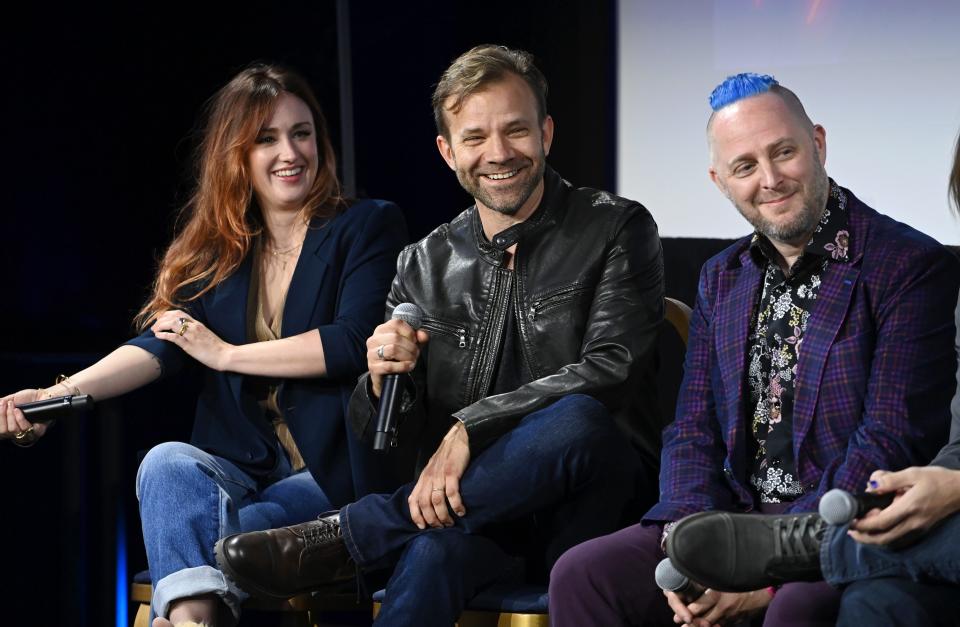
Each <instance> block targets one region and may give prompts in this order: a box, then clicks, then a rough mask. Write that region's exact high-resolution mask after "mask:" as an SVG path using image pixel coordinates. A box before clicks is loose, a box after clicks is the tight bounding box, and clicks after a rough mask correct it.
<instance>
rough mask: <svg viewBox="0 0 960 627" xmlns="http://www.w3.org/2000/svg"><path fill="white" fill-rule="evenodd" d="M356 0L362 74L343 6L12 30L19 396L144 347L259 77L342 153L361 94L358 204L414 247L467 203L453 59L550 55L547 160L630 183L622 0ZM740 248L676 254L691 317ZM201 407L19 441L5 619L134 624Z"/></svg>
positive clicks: (8, 344) (0, 456) (60, 16)
mask: <svg viewBox="0 0 960 627" xmlns="http://www.w3.org/2000/svg"><path fill="white" fill-rule="evenodd" d="M348 4H349V20H348V23H349V41H346V40H344V42H343V43H348V44H349V47H348V50H349V53H350V54H349V59H348V60H349V64H348V65H347V66H348V67H350V68H351V71H350V73H349V76H347V75H345V76H343V77H341V76H340V74H339V70H338V68H340V67H341V61H346V60H347V59H338V56H337V50H338V38H337V17H338V13H337V8H338V7H337V3H335V2H334V1H332V0H321V1H318V2H311V3H306V4H302V3H301V4H299V5H296V8H295V10H294V11H293V12H292V13H286V12H283V11H285V7H280V6H278V7H277V8H273V7H272V5H271V6H270V7H267V6H265V5H264V6H258V7H256V8H245V7H244V6H242V5H238V4H230V5H222V6H213V5H211V4H209V3H193V4H192V5H190V6H189V7H186V6H185V7H183V8H175V7H172V6H168V5H158V4H140V5H137V6H126V7H120V8H112V9H109V10H108V9H105V8H98V7H96V6H93V5H89V4H85V5H74V6H72V7H68V8H65V9H57V10H54V9H53V8H51V7H48V6H46V5H39V6H35V7H33V8H28V7H21V8H20V16H19V17H18V18H17V19H16V20H14V19H9V20H5V21H4V25H3V26H2V29H3V32H2V40H3V44H2V45H3V46H4V52H5V53H6V54H5V58H6V59H7V60H8V63H7V66H6V73H5V76H4V78H5V80H4V96H5V97H4V101H5V103H6V104H7V110H8V114H7V115H8V117H7V120H8V123H7V129H6V132H7V137H8V138H10V141H8V142H7V150H5V151H3V161H4V168H3V171H4V181H5V185H4V189H5V190H7V194H6V197H5V206H4V212H3V218H2V226H3V229H2V234H3V243H2V244H0V260H2V263H0V272H2V277H3V286H4V290H3V291H4V295H3V296H2V297H0V298H2V302H3V306H2V307H0V311H2V323H0V328H2V329H3V330H4V333H3V335H2V340H0V393H3V394H6V393H9V392H12V391H14V390H17V389H20V388H22V387H36V386H38V385H48V384H50V383H52V381H53V378H54V377H55V376H56V375H57V374H59V373H61V372H64V373H70V372H74V371H76V370H78V369H80V368H82V367H84V366H86V365H88V364H89V363H92V362H93V361H94V360H96V359H97V358H99V357H101V356H102V355H104V354H106V353H107V352H109V351H110V350H111V349H113V348H114V347H115V346H117V345H118V344H120V343H122V342H123V341H124V340H126V339H127V338H128V337H130V335H131V334H132V332H133V331H132V328H131V325H130V320H131V317H132V315H133V314H134V313H135V312H136V311H137V309H138V308H139V306H140V305H141V304H142V302H143V299H144V298H145V296H146V294H147V291H148V286H149V284H150V282H151V280H152V277H153V272H154V269H155V261H156V259H157V257H158V255H159V254H160V253H161V251H162V250H163V248H164V247H165V245H166V244H167V243H168V242H169V239H170V235H171V232H172V225H173V220H174V217H175V215H176V213H177V210H178V208H179V207H180V205H181V204H182V203H183V202H184V200H185V199H186V197H187V195H188V193H189V191H190V189H191V182H192V164H191V154H192V151H193V149H194V147H195V141H196V137H197V129H198V128H199V122H200V111H201V109H202V106H203V103H204V102H205V100H206V99H207V98H209V97H210V96H211V95H212V94H213V92H214V91H215V90H216V89H217V88H218V87H220V86H221V85H222V84H223V83H225V82H226V81H227V80H228V79H229V78H230V77H231V76H232V75H233V74H234V73H235V72H236V71H238V70H239V69H241V68H242V67H244V66H245V65H247V64H248V63H250V62H252V61H255V60H267V61H278V62H282V63H286V64H289V65H291V66H293V67H295V68H296V69H298V70H300V71H301V72H302V73H303V74H305V75H306V76H307V78H308V79H309V81H310V83H311V84H312V85H313V86H314V88H315V89H316V91H317V93H318V96H319V98H320V101H321V103H322V105H323V106H324V109H325V111H326V113H327V116H328V122H329V125H330V128H331V132H332V135H333V139H334V144H335V146H337V147H338V152H340V150H339V148H340V140H341V132H340V122H341V119H342V116H341V113H342V112H341V110H340V96H341V94H340V91H339V89H338V85H339V83H340V80H341V78H349V79H350V80H349V81H348V82H349V83H351V84H352V89H353V93H352V97H351V98H349V99H348V100H347V102H348V104H349V105H352V108H350V109H347V110H345V111H344V113H348V114H352V119H353V126H352V129H351V130H352V135H353V142H354V143H353V153H352V154H355V160H354V166H355V169H354V170H353V171H352V174H353V177H354V178H355V180H356V183H357V187H358V190H359V192H360V194H362V195H368V196H373V197H379V198H386V199H390V200H394V201H396V202H398V203H399V204H400V205H401V207H402V208H403V209H404V211H405V214H406V216H407V220H408V222H409V224H410V227H411V232H412V234H413V235H414V236H415V237H420V236H422V235H424V234H426V233H427V232H428V231H429V230H430V229H431V228H433V227H434V226H436V225H437V224H439V223H441V222H444V221H447V220H449V219H450V218H452V217H453V216H454V215H456V214H457V213H458V212H459V211H461V210H462V209H463V208H465V207H466V206H467V205H468V204H469V202H470V201H469V198H468V197H467V196H466V194H465V193H464V192H463V191H462V190H461V189H460V188H459V186H458V185H457V183H456V178H455V176H454V175H453V173H452V172H450V171H449V170H448V169H447V167H446V165H445V164H444V163H443V161H442V160H441V159H440V157H439V155H438V154H437V151H436V148H435V143H434V139H435V130H434V128H433V121H432V113H431V109H430V104H429V98H430V93H431V90H432V87H433V84H434V83H435V81H436V80H437V78H438V77H439V74H440V72H441V71H442V70H443V69H444V68H445V67H446V65H447V64H448V63H449V62H450V61H451V60H452V59H453V58H454V57H455V56H456V55H458V54H459V53H461V52H463V51H464V50H466V49H467V48H469V47H471V46H473V45H476V44H480V43H502V44H507V45H510V46H516V47H522V48H525V49H527V50H530V51H531V52H533V53H534V54H535V55H536V57H537V59H538V62H539V65H540V67H541V69H542V70H543V71H544V73H545V74H546V75H547V77H548V79H549V81H550V87H551V92H550V111H551V113H552V114H553V116H554V118H555V120H556V125H557V132H556V139H555V142H554V147H553V151H552V154H551V155H550V157H549V159H548V160H549V162H550V163H551V164H552V165H553V166H554V167H555V168H556V169H557V170H558V171H559V172H560V173H561V174H563V175H564V176H565V177H567V178H568V179H570V180H571V181H573V182H574V183H575V184H578V185H590V186H595V187H601V188H605V189H613V188H614V187H615V181H614V179H613V177H614V172H615V165H614V156H615V146H614V136H615V132H614V130H615V129H614V128H613V125H614V121H615V117H616V116H615V110H614V103H615V91H616V86H615V84H614V77H615V67H614V63H615V40H614V36H615V28H614V25H615V19H616V16H615V13H614V11H615V9H614V3H613V2H612V1H610V0H601V1H597V2H590V3H586V2H563V1H559V2H558V1H552V2H548V1H545V0H537V1H533V2H526V3H520V2H488V3H485V4H484V5H483V6H482V7H480V6H478V5H474V4H468V3H452V2H420V3H395V2H389V3H388V2H366V1H354V2H350V3H348ZM25 12H26V13H25ZM346 119H348V120H349V119H350V116H348V117H347V118H346ZM349 135H350V133H347V134H346V136H347V137H349ZM346 154H348V155H350V154H351V151H349V150H348V151H347V153H346ZM697 158H699V156H698V157H697ZM638 200H641V201H642V200H643V199H642V198H639V199H638ZM718 200H720V199H718ZM650 209H651V211H653V213H654V215H655V216H656V215H657V213H658V212H660V211H667V210H669V207H650ZM721 244H722V243H721V242H716V241H710V240H698V241H695V242H679V241H677V242H670V241H667V242H665V251H666V258H667V264H668V265H667V268H668V293H670V294H672V295H676V296H679V297H680V298H682V299H683V300H685V301H687V302H691V301H692V298H693V295H694V293H695V284H696V276H697V269H698V268H699V265H700V263H702V261H703V259H705V258H706V257H707V256H708V254H710V253H712V252H714V251H715V250H717V249H719V248H720V246H721ZM681 268H682V270H681ZM192 393H193V390H192V384H191V382H190V381H185V380H170V381H164V382H162V383H160V384H157V385H154V386H151V387H150V388H148V389H146V390H142V391H139V392H137V393H135V394H133V395H130V396H129V397H127V398H125V399H123V400H117V401H113V402H105V403H101V404H100V405H99V406H98V410H97V411H96V412H95V414H94V415H91V416H87V417H84V418H81V419H77V420H64V421H61V422H60V424H58V425H57V426H56V427H55V428H54V430H53V431H51V433H50V435H49V436H48V437H47V438H45V439H44V441H42V442H41V443H40V444H38V445H37V446H36V447H34V448H33V449H29V450H19V449H15V448H14V447H13V446H11V445H9V444H6V445H3V446H0V449H2V450H0V473H2V476H3V477H4V488H3V501H4V502H3V516H2V519H3V523H2V525H3V526H2V537H3V538H4V550H3V558H2V567H0V569H2V573H3V583H4V585H2V586H0V622H2V623H4V624H13V622H12V621H13V620H15V619H16V620H20V621H21V622H23V623H24V624H35V625H52V624H57V623H65V622H69V623H70V624H73V625H104V624H108V623H109V624H114V623H115V618H114V617H115V616H116V615H117V603H118V602H119V603H120V604H121V606H122V607H125V606H123V603H124V602H125V596H124V595H125V592H124V591H125V590H126V589H127V588H128V583H129V580H128V577H129V576H130V575H132V573H133V572H135V571H137V570H140V569H142V568H145V566H146V559H145V557H144V553H143V548H142V541H141V538H140V533H139V518H138V515H137V509H136V499H135V497H134V477H135V473H136V468H137V464H138V462H139V458H140V457H141V456H142V454H143V452H145V451H146V450H147V449H148V448H149V447H150V446H152V445H154V444H156V443H158V442H161V441H164V440H169V439H181V440H185V439H187V438H189V428H190V423H191V415H192V407H191V405H192ZM170 515H171V516H176V512H170ZM124 560H125V561H124ZM130 618H131V619H132V614H131V615H130Z"/></svg>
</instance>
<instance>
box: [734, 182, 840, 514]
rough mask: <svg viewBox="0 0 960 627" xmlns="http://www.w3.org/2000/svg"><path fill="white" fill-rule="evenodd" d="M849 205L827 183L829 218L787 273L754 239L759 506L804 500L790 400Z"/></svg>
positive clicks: (752, 369) (752, 370)
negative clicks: (759, 282) (760, 274)
mask: <svg viewBox="0 0 960 627" xmlns="http://www.w3.org/2000/svg"><path fill="white" fill-rule="evenodd" d="M846 206H847V197H846V195H845V194H844V193H843V190H841V189H840V187H839V186H838V185H837V184H836V183H834V182H833V181H832V180H831V181H830V195H829V197H828V200H827V207H826V210H825V211H824V212H823V217H822V218H821V219H820V222H819V224H818V225H817V228H816V230H815V231H814V234H813V237H812V238H811V239H810V242H809V243H808V244H807V246H806V248H805V249H804V251H803V254H802V255H801V256H800V258H799V259H797V261H796V262H795V263H794V264H793V267H791V268H790V271H789V272H788V273H784V272H783V271H782V270H781V269H780V266H779V264H778V263H777V262H776V259H777V254H776V250H775V249H774V247H773V244H772V243H771V242H770V240H769V239H767V238H766V236H764V235H761V234H760V233H755V234H754V236H753V241H752V242H751V245H750V252H751V255H752V256H753V260H754V262H755V263H757V264H759V265H761V266H762V267H764V278H763V289H762V290H761V294H760V300H759V302H758V304H757V309H756V311H757V316H756V318H755V320H754V323H753V326H752V328H751V329H750V336H749V339H748V345H747V346H748V353H747V361H748V369H747V380H748V382H749V385H750V410H749V411H748V415H749V416H750V420H751V423H750V426H751V429H750V432H751V438H750V445H751V450H752V452H753V459H752V467H751V473H750V484H751V485H752V486H753V487H754V489H755V490H756V491H757V495H758V496H759V498H760V502H761V503H781V502H789V501H792V500H794V499H796V498H797V497H799V496H801V495H802V494H803V486H802V484H801V483H800V480H799V478H798V477H797V470H796V461H795V460H794V457H793V399H794V385H795V381H796V375H797V361H798V359H799V356H800V350H801V346H802V345H803V336H804V333H805V332H806V330H807V323H808V321H809V319H810V312H811V310H812V309H813V303H814V301H815V300H816V299H817V293H818V292H819V291H820V279H821V276H822V275H823V272H824V270H825V269H826V268H827V265H828V264H831V263H836V262H843V261H847V251H848V249H849V245H850V232H849V231H848V229H847V223H848V215H847V211H846Z"/></svg>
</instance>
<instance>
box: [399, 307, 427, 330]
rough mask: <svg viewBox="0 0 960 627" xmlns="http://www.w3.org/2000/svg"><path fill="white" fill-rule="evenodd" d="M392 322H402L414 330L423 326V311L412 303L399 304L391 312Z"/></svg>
mask: <svg viewBox="0 0 960 627" xmlns="http://www.w3.org/2000/svg"><path fill="white" fill-rule="evenodd" d="M393 319H394V320H403V321H404V322H406V323H407V324H409V325H410V326H411V327H413V328H414V329H419V328H420V325H421V324H423V311H421V310H420V308H419V307H417V306H416V305H414V304H413V303H400V304H399V305H397V306H396V308H395V309H394V310H393Z"/></svg>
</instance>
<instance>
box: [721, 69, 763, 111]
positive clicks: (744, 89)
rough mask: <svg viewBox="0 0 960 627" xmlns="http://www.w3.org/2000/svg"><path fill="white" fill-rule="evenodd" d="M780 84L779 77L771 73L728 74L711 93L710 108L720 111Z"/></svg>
mask: <svg viewBox="0 0 960 627" xmlns="http://www.w3.org/2000/svg"><path fill="white" fill-rule="evenodd" d="M779 84H780V83H778V82H777V79H775V78H774V77H772V76H770V75H769V74H754V73H753V72H744V73H742V74H735V75H733V76H728V77H727V78H726V80H724V81H723V82H722V83H720V84H719V85H717V86H716V88H715V89H714V90H713V92H712V93H711V94H710V108H711V109H713V110H714V111H719V110H720V109H722V108H724V107H725V106H727V105H729V104H733V103H734V102H737V101H738V100H743V99H744V98H749V97H750V96H756V95H759V94H763V93H766V92H768V91H770V88H771V87H773V86H774V85H779Z"/></svg>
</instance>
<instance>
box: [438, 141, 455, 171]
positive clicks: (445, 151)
mask: <svg viewBox="0 0 960 627" xmlns="http://www.w3.org/2000/svg"><path fill="white" fill-rule="evenodd" d="M437 150H439V151H440V156H441V157H443V160H444V161H446V162H447V165H448V166H450V169H451V170H454V171H456V169H457V160H456V158H454V156H453V146H451V145H450V141H449V140H447V138H446V137H444V136H443V135H437Z"/></svg>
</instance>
